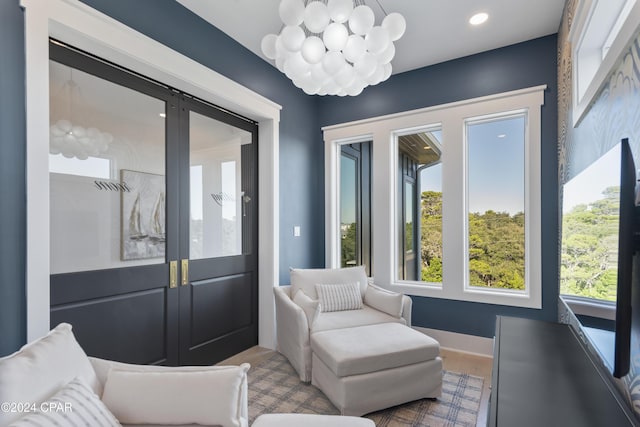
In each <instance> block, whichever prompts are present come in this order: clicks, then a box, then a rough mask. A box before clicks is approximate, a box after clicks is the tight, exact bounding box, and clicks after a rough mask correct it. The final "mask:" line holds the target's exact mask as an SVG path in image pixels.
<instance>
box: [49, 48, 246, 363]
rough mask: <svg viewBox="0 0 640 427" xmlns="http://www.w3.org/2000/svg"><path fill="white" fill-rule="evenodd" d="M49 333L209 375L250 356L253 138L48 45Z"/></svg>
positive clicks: (179, 96) (239, 125) (232, 121)
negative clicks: (227, 361)
mask: <svg viewBox="0 0 640 427" xmlns="http://www.w3.org/2000/svg"><path fill="white" fill-rule="evenodd" d="M50 111H51V129H50V212H49V215H50V222H51V227H50V229H51V236H50V242H51V248H50V253H51V266H50V269H51V325H52V326H55V325H56V324H58V323H60V322H63V321H65V322H68V323H71V324H72V325H73V330H74V333H75V335H76V337H77V339H78V341H79V342H80V344H81V345H82V347H83V348H84V349H85V351H86V352H87V353H88V354H89V355H93V356H98V357H104V358H108V359H113V360H120V361H125V362H131V363H157V364H169V365H177V364H211V363H215V362H217V361H219V360H222V359H224V358H226V357H228V356H230V355H232V354H235V353H237V352H238V351H241V350H243V349H246V348H248V347H250V346H253V345H255V344H257V331H258V328H257V208H258V199H257V170H256V165H257V154H256V153H257V144H258V141H257V126H256V124H255V123H253V122H251V121H249V120H247V119H245V118H243V117H240V116H238V115H235V114H233V113H230V112H227V111H224V110H221V109H219V108H216V107H215V106H212V105H208V104H206V103H204V102H202V101H199V100H197V99H194V98H192V97H190V96H188V95H187V94H184V93H180V92H178V91H175V90H173V89H171V88H168V87H165V86H163V85H162V84H158V83H157V82H153V81H151V80H149V79H146V78H144V77H141V76H138V75H135V74H132V73H130V72H128V71H126V70H123V69H120V68H118V67H116V66H114V65H112V64H108V63H105V62H104V61H101V60H99V59H97V58H94V57H91V56H88V55H86V54H84V53H82V52H79V51H76V50H74V49H72V48H69V47H66V46H62V45H60V44H58V43H57V42H55V41H52V43H51V45H50Z"/></svg>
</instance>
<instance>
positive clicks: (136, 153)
mask: <svg viewBox="0 0 640 427" xmlns="http://www.w3.org/2000/svg"><path fill="white" fill-rule="evenodd" d="M49 65H50V76H49V77H50V78H49V85H50V126H51V127H50V132H49V143H50V145H49V147H50V150H49V152H50V156H49V179H50V181H49V183H50V221H51V227H50V230H51V231H50V233H51V235H50V244H51V248H50V249H51V250H50V253H51V273H52V274H57V273H69V272H76V271H87V270H97V269H107V268H116V267H129V266H135V265H143V264H156V263H164V262H165V237H166V236H165V228H166V222H165V178H164V175H165V123H164V118H163V117H164V114H165V103H164V101H161V100H158V99H156V98H152V97H150V96H147V95H144V94H142V93H139V92H137V91H135V90H132V89H129V88H126V87H123V86H120V85H118V84H116V83H112V82H110V81H107V80H104V79H102V78H99V77H96V76H93V75H91V74H88V73H85V72H83V71H80V70H78V69H73V68H71V67H68V66H66V65H63V64H60V63H58V62H55V61H50V63H49Z"/></svg>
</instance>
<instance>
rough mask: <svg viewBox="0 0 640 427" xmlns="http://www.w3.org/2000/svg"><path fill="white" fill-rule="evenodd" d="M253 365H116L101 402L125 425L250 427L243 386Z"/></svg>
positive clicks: (111, 372) (108, 378)
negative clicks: (158, 369)
mask: <svg viewBox="0 0 640 427" xmlns="http://www.w3.org/2000/svg"><path fill="white" fill-rule="evenodd" d="M248 370H249V364H247V363H245V364H242V365H241V366H215V367H211V368H202V369H201V370H200V371H172V370H167V371H164V372H148V371H147V372H136V371H129V370H118V369H112V370H111V371H110V372H109V375H108V376H107V382H106V384H105V385H104V393H103V395H102V401H103V402H104V403H105V405H107V408H109V409H110V410H111V412H113V414H114V415H115V416H116V417H117V418H118V419H119V420H120V421H121V422H122V423H124V424H201V425H221V426H232V427H246V426H247V425H248V420H247V415H246V413H245V411H244V410H243V405H242V403H243V402H244V398H243V391H244V390H243V385H244V384H246V381H247V371H248Z"/></svg>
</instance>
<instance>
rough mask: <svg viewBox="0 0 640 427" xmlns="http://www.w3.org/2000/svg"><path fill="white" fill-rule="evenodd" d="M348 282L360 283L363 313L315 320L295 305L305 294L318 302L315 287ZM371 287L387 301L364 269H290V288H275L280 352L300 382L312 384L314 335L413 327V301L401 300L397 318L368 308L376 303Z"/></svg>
mask: <svg viewBox="0 0 640 427" xmlns="http://www.w3.org/2000/svg"><path fill="white" fill-rule="evenodd" d="M347 282H358V283H359V284H360V289H361V295H362V298H363V301H364V304H363V307H362V309H361V310H348V311H336V312H329V313H319V314H318V313H316V316H314V315H311V316H307V313H305V310H304V309H303V308H302V307H301V306H300V305H298V304H296V303H295V302H294V301H293V300H294V297H295V295H296V293H297V292H299V291H303V292H304V293H306V294H307V295H308V296H309V297H310V298H311V299H312V300H316V299H317V293H316V291H315V285H316V284H319V283H322V284H334V283H347ZM370 287H371V288H372V289H375V290H376V291H379V292H380V293H381V294H379V296H382V298H384V293H388V292H387V291H385V290H384V289H380V288H379V287H377V286H375V285H373V284H369V282H368V279H367V275H366V272H365V269H364V267H351V268H343V269H291V285H290V286H279V287H275V288H274V293H275V303H276V319H277V320H276V334H277V349H278V351H279V352H280V353H282V354H283V355H284V356H285V357H286V358H287V359H289V362H290V363H291V365H292V366H293V367H294V368H295V370H296V372H298V374H299V375H300V380H302V381H304V382H309V381H311V359H312V358H311V339H310V338H311V333H313V332H319V331H326V330H331V329H341V328H350V327H354V326H365V325H374V324H379V323H401V324H403V325H406V326H411V307H412V301H411V298H409V297H408V296H406V295H402V296H401V298H402V299H401V304H400V306H401V311H400V312H399V313H398V315H397V316H394V315H391V314H389V313H387V312H384V311H381V310H380V309H377V308H374V307H373V306H371V305H369V304H372V303H375V302H374V301H375V300H373V299H371V298H367V289H368V288H370ZM389 295H391V293H389ZM392 297H395V296H392ZM368 303H369V304H368ZM376 305H377V306H378V307H380V308H385V309H387V311H392V310H389V308H390V307H384V306H383V305H381V304H376ZM390 305H392V304H390ZM308 311H309V310H307V312H308ZM314 317H315V319H314ZM310 319H311V320H312V321H313V322H312V323H313V324H312V325H309V323H310Z"/></svg>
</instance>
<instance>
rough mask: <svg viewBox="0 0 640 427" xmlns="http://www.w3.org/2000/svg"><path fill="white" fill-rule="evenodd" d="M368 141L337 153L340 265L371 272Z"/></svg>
mask: <svg viewBox="0 0 640 427" xmlns="http://www.w3.org/2000/svg"><path fill="white" fill-rule="evenodd" d="M370 147H371V144H370V143H369V142H360V143H353V144H346V145H343V146H342V147H341V150H340V266H341V267H353V266H356V265H364V266H365V267H366V270H367V274H370V269H371V166H370V158H371V154H370Z"/></svg>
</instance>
